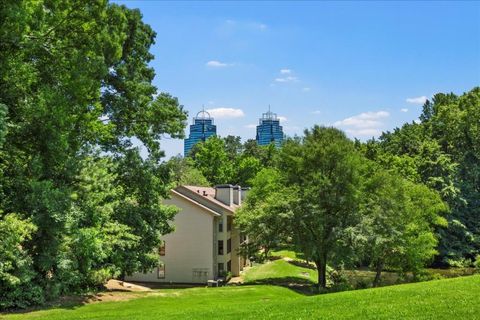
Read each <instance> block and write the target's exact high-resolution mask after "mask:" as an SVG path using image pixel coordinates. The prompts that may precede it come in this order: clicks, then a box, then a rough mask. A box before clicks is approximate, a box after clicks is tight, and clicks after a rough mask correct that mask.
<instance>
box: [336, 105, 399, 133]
mask: <svg viewBox="0 0 480 320" xmlns="http://www.w3.org/2000/svg"><path fill="white" fill-rule="evenodd" d="M389 116H390V113H388V112H387V111H383V110H381V111H376V112H373V111H370V112H363V113H360V114H358V115H356V116H353V117H349V118H345V119H343V120H341V121H337V122H335V123H334V124H333V126H335V127H339V128H342V129H344V130H345V131H346V132H347V133H349V134H351V135H353V136H370V137H371V136H376V135H379V134H380V133H381V132H382V128H383V126H384V122H383V121H384V120H385V119H386V118H388V117H389Z"/></svg>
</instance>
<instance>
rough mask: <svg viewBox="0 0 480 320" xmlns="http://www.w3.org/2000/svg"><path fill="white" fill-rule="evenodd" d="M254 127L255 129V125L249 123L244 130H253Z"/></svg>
mask: <svg viewBox="0 0 480 320" xmlns="http://www.w3.org/2000/svg"><path fill="white" fill-rule="evenodd" d="M256 127H257V125H256V124H255V123H250V124H247V125H246V126H245V128H247V129H255V128H256Z"/></svg>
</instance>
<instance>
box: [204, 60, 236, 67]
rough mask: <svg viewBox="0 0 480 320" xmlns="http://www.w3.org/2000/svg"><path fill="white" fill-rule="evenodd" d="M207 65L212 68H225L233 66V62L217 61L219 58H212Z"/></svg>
mask: <svg viewBox="0 0 480 320" xmlns="http://www.w3.org/2000/svg"><path fill="white" fill-rule="evenodd" d="M205 65H206V66H207V67H211V68H225V67H229V66H231V65H232V64H231V63H225V62H220V61H217V60H210V61H208V62H207V63H206V64H205Z"/></svg>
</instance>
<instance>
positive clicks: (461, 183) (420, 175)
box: [357, 87, 480, 266]
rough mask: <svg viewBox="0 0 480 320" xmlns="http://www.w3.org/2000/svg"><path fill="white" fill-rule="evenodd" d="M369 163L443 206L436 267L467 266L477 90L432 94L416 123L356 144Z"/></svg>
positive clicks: (479, 104)
mask: <svg viewBox="0 0 480 320" xmlns="http://www.w3.org/2000/svg"><path fill="white" fill-rule="evenodd" d="M357 145H358V147H359V149H360V150H361V151H362V153H363V154H365V156H366V157H367V158H369V159H372V160H374V161H376V162H378V163H380V164H381V165H382V166H383V167H384V168H386V169H388V170H390V171H392V172H396V173H397V174H399V175H401V176H403V177H404V178H406V179H408V180H410V181H413V182H416V183H423V184H425V185H426V186H428V187H429V188H431V189H433V190H436V191H438V192H439V193H440V195H441V196H442V198H443V200H444V201H445V202H447V203H448V205H449V207H450V213H449V214H448V215H447V220H448V227H440V228H438V229H437V235H438V238H439V240H440V244H439V246H438V250H439V255H438V256H437V258H436V264H437V265H440V266H446V265H450V266H468V265H471V264H472V261H473V260H474V259H475V256H476V255H477V254H479V253H480V87H476V88H474V89H472V90H471V91H470V92H467V93H465V94H463V95H461V96H456V95H454V94H453V93H450V94H443V93H439V94H436V95H435V96H434V97H433V99H432V101H427V102H426V103H425V105H424V106H423V112H422V114H421V116H420V122H418V123H415V122H414V123H408V124H405V125H403V126H402V127H401V128H397V129H395V130H394V131H393V132H386V133H384V134H383V135H382V136H381V137H380V138H379V139H378V141H376V140H371V141H368V142H367V143H366V144H359V143H357Z"/></svg>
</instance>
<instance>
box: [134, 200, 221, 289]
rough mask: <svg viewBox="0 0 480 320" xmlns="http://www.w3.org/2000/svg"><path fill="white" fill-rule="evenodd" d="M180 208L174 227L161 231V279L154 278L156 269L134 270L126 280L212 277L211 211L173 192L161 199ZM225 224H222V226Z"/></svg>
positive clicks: (196, 280)
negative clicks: (170, 196)
mask: <svg viewBox="0 0 480 320" xmlns="http://www.w3.org/2000/svg"><path fill="white" fill-rule="evenodd" d="M165 202H166V204H173V205H175V206H177V207H179V208H180V212H179V213H178V214H177V215H176V216H175V219H174V223H173V224H174V225H175V231H173V232H172V233H170V234H168V235H165V236H164V238H163V239H164V240H165V256H162V257H161V260H162V261H163V263H164V264H165V279H158V277H157V270H156V269H155V270H152V272H150V273H146V274H141V273H136V274H134V275H132V276H131V277H127V278H126V279H125V280H126V281H144V282H167V283H168V282H175V283H205V282H207V280H210V279H214V277H215V275H214V266H215V265H216V261H214V259H215V254H214V247H215V246H214V227H215V224H214V215H213V214H212V213H210V212H208V211H206V210H204V209H202V208H200V207H199V206H197V205H195V204H193V203H191V202H190V201H188V200H186V199H184V198H182V197H180V196H178V195H175V194H173V195H172V199H170V200H168V201H165ZM225 227H226V226H225Z"/></svg>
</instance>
